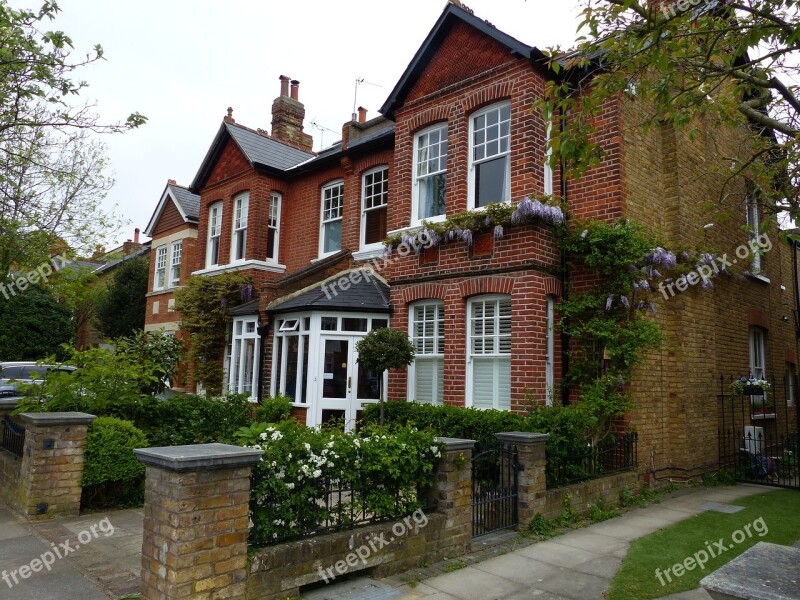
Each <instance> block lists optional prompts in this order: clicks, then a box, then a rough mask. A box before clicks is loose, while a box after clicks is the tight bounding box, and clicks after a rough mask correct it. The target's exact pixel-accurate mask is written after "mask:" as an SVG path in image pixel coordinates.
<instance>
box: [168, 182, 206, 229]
mask: <svg viewBox="0 0 800 600" xmlns="http://www.w3.org/2000/svg"><path fill="white" fill-rule="evenodd" d="M169 189H170V190H171V191H172V194H173V196H174V197H175V200H176V201H177V202H178V204H180V207H179V208H182V209H183V210H182V211H181V212H182V213H183V214H185V215H186V217H187V218H188V219H191V220H195V221H196V220H197V219H199V218H200V196H198V195H197V194H193V193H192V192H190V191H189V188H187V187H183V186H182V185H173V184H169Z"/></svg>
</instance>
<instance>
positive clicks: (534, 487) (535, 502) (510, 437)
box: [497, 432, 550, 529]
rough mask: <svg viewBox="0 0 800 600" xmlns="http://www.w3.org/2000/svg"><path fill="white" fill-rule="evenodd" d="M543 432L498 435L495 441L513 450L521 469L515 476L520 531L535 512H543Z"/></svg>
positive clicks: (544, 483)
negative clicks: (511, 447)
mask: <svg viewBox="0 0 800 600" xmlns="http://www.w3.org/2000/svg"><path fill="white" fill-rule="evenodd" d="M549 437H550V436H549V434H546V433H521V432H509V433H498V434H497V439H498V440H500V442H503V443H506V444H513V445H514V446H516V448H517V460H518V461H519V464H520V465H521V470H520V471H519V473H518V474H517V494H518V501H517V517H518V519H519V524H520V527H521V528H522V529H524V528H526V527H527V526H528V523H530V522H531V520H532V519H533V517H535V516H536V514H537V513H544V512H545V511H546V510H547V506H546V505H547V495H546V494H547V478H546V476H545V472H546V468H547V455H546V454H545V445H546V444H547V440H548V438H549Z"/></svg>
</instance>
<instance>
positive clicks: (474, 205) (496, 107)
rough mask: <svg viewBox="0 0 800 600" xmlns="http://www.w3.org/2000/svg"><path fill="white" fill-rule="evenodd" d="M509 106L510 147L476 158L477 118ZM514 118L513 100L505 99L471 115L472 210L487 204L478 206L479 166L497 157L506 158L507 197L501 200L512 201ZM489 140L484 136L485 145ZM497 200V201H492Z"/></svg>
mask: <svg viewBox="0 0 800 600" xmlns="http://www.w3.org/2000/svg"><path fill="white" fill-rule="evenodd" d="M506 106H507V107H508V136H507V137H508V148H507V149H506V151H505V152H498V153H497V154H493V155H492V156H490V157H487V156H484V157H483V158H481V159H480V160H475V146H476V144H475V132H476V130H475V120H476V119H477V118H479V117H481V116H484V117H485V116H486V115H487V114H489V113H491V112H493V111H500V110H501V109H502V108H504V107H506ZM500 123H501V121H500V117H499V115H498V129H499V127H500ZM511 123H512V119H511V101H510V100H503V101H501V102H495V103H493V104H489V105H488V106H484V107H482V108H480V109H478V110H476V111H474V112H473V113H471V114H470V115H469V152H468V154H467V174H468V178H467V181H468V185H467V207H468V208H469V209H470V210H480V209H482V208H484V207H485V206H486V205H485V204H484V205H483V206H478V204H477V202H478V186H477V176H478V170H477V168H476V167H477V166H478V165H481V164H483V163H486V162H489V161H492V160H496V159H497V158H500V157H504V158H505V162H506V164H505V167H506V168H505V186H504V187H505V189H504V194H505V198H503V199H502V200H500V202H501V203H510V202H511V139H512V138H511V135H512V127H511ZM503 137H505V136H503V135H502V134H500V135H498V137H497V143H498V148H499V147H500V141H501V140H502V139H503ZM487 143H488V140H486V139H485V138H484V141H483V142H482V144H483V145H485V144H487ZM492 202H497V201H492Z"/></svg>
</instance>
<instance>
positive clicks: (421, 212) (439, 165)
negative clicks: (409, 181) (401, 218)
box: [412, 123, 447, 223]
mask: <svg viewBox="0 0 800 600" xmlns="http://www.w3.org/2000/svg"><path fill="white" fill-rule="evenodd" d="M446 189H447V123H440V124H438V125H434V126H433V127H429V128H428V129H425V130H424V131H422V132H420V133H418V134H417V136H416V138H414V214H413V218H412V222H413V223H419V222H420V221H422V220H423V219H432V218H435V217H443V216H444V214H445V191H446Z"/></svg>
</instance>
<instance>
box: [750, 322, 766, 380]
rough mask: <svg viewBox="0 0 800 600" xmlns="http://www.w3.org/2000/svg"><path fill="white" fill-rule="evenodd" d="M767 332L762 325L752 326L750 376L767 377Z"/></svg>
mask: <svg viewBox="0 0 800 600" xmlns="http://www.w3.org/2000/svg"><path fill="white" fill-rule="evenodd" d="M765 337H766V336H765V332H764V330H763V329H761V327H751V328H750V377H754V378H756V379H766V375H767V363H766V359H765V354H766V352H765V344H764V338H765Z"/></svg>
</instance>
